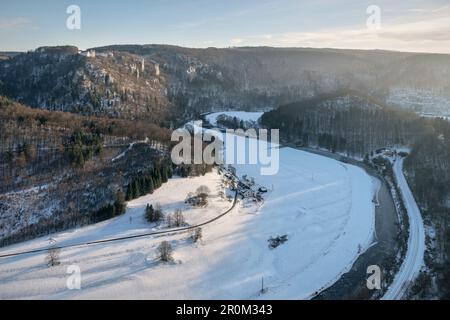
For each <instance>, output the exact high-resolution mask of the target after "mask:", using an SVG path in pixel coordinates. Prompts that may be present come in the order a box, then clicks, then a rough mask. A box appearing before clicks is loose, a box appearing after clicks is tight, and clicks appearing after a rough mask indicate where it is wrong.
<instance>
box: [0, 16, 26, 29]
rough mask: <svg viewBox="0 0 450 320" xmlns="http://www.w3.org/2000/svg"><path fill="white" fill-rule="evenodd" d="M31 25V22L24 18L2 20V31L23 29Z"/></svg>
mask: <svg viewBox="0 0 450 320" xmlns="http://www.w3.org/2000/svg"><path fill="white" fill-rule="evenodd" d="M29 23H30V20H28V19H26V18H23V17H16V18H10V19H1V18H0V30H12V29H19V28H22V27H24V26H26V25H28V24H29Z"/></svg>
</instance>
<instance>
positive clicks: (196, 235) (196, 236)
mask: <svg viewBox="0 0 450 320" xmlns="http://www.w3.org/2000/svg"><path fill="white" fill-rule="evenodd" d="M202 239H203V231H202V228H195V230H194V231H193V233H192V240H194V242H198V241H201V240H202Z"/></svg>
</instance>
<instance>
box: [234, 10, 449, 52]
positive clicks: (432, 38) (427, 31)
mask: <svg viewBox="0 0 450 320" xmlns="http://www.w3.org/2000/svg"><path fill="white" fill-rule="evenodd" d="M449 17H450V6H444V7H440V8H437V9H429V10H420V11H419V10H409V11H407V15H405V16H398V17H396V18H395V19H393V20H390V21H384V20H383V15H382V16H381V28H380V29H379V30H373V29H369V28H367V27H366V26H365V25H363V24H361V25H359V26H349V27H341V28H328V29H321V30H317V31H310V32H284V33H277V34H270V35H267V34H262V35H255V36H250V37H245V38H240V39H239V40H240V41H241V42H245V43H247V44H248V45H269V46H292V47H294V46H295V47H321V48H324V47H329V48H331V47H334V48H347V49H384V50H399V51H417V52H441V53H450V18H449Z"/></svg>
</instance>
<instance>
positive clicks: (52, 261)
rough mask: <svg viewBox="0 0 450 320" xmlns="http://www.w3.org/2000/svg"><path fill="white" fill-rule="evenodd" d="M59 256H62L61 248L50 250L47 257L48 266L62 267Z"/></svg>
mask: <svg viewBox="0 0 450 320" xmlns="http://www.w3.org/2000/svg"><path fill="white" fill-rule="evenodd" d="M59 254H60V249H59V248H50V249H48V253H47V257H46V258H45V260H46V262H47V266H49V267H54V266H58V265H60V264H61V262H60V261H59Z"/></svg>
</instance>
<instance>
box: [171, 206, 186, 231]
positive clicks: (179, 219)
mask: <svg viewBox="0 0 450 320" xmlns="http://www.w3.org/2000/svg"><path fill="white" fill-rule="evenodd" d="M185 223H186V222H185V220H184V216H183V212H182V211H181V210H180V209H177V210H175V213H174V214H173V224H174V226H175V227H181V226H183V225H185Z"/></svg>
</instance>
